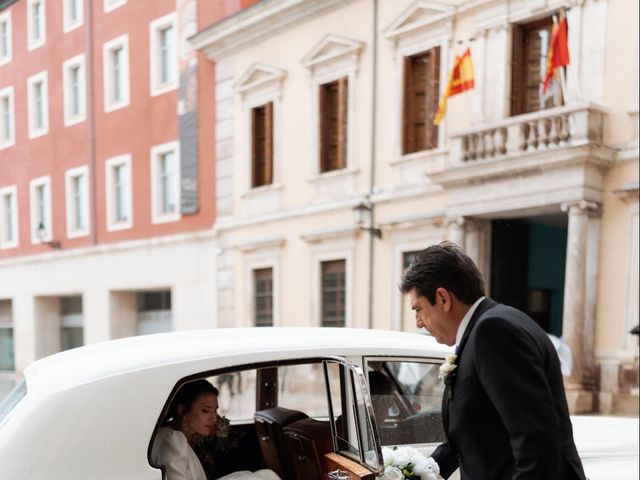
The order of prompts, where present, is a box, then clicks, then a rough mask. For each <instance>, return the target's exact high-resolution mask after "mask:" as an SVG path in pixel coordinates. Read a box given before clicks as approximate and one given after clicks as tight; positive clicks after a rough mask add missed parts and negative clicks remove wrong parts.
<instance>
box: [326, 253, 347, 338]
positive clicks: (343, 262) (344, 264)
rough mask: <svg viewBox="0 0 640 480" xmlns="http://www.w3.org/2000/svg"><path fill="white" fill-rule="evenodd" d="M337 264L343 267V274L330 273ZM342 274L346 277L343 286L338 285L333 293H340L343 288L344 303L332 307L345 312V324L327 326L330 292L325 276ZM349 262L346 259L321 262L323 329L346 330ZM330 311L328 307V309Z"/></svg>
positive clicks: (337, 303)
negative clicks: (337, 328)
mask: <svg viewBox="0 0 640 480" xmlns="http://www.w3.org/2000/svg"><path fill="white" fill-rule="evenodd" d="M333 264H335V265H338V264H340V265H341V266H342V267H343V270H342V272H339V271H336V272H330V271H329V269H330V268H331V266H332V265H333ZM331 273H334V274H340V273H341V274H342V275H344V278H343V281H342V285H336V287H335V288H334V290H333V291H335V292H339V291H340V288H339V287H342V291H343V292H344V297H345V298H344V302H343V303H342V304H340V303H339V302H338V301H336V303H335V304H332V305H331V306H332V307H333V309H334V310H340V309H341V310H343V317H344V318H343V322H344V325H337V324H336V325H325V307H326V303H325V294H326V293H327V292H328V291H329V290H325V275H328V274H331ZM346 297H347V261H346V259H334V260H323V261H321V262H320V326H321V327H342V328H344V327H345V326H346V321H347V301H346V300H347V298H346ZM327 309H328V307H327Z"/></svg>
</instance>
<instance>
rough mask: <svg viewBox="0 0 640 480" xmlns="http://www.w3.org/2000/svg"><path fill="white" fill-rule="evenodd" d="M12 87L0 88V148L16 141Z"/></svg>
mask: <svg viewBox="0 0 640 480" xmlns="http://www.w3.org/2000/svg"><path fill="white" fill-rule="evenodd" d="M13 98H14V97H13V87H6V88H3V89H2V90H0V149H3V148H6V147H10V146H12V145H14V144H15V143H16V131H15V120H14V118H15V116H14V100H13Z"/></svg>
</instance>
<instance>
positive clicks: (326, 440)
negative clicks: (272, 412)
mask: <svg viewBox="0 0 640 480" xmlns="http://www.w3.org/2000/svg"><path fill="white" fill-rule="evenodd" d="M283 430H284V436H285V443H286V446H287V452H288V456H289V460H288V463H290V464H291V465H293V467H294V470H295V475H296V476H295V478H296V480H322V479H323V478H324V477H323V464H324V460H323V459H324V455H325V454H326V453H329V452H332V451H333V443H332V441H331V428H330V427H329V424H328V423H325V422H320V421H318V420H314V419H313V418H305V419H303V420H298V421H297V422H293V423H291V424H289V425H287V426H286V427H284V429H283Z"/></svg>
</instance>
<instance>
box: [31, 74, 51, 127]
mask: <svg viewBox="0 0 640 480" xmlns="http://www.w3.org/2000/svg"><path fill="white" fill-rule="evenodd" d="M48 77H49V74H48V72H47V71H46V70H43V71H42V72H38V73H36V74H34V75H31V76H30V77H29V78H28V79H27V99H28V105H29V111H28V119H29V121H28V123H29V138H30V139H33V138H37V137H41V136H43V135H46V134H47V133H49V82H48ZM38 83H40V84H41V85H42V125H41V126H40V127H38V125H36V124H35V117H36V114H37V112H36V111H35V109H36V107H37V106H36V105H35V103H34V102H36V101H37V99H36V98H35V92H34V88H35V87H36V85H37V84H38Z"/></svg>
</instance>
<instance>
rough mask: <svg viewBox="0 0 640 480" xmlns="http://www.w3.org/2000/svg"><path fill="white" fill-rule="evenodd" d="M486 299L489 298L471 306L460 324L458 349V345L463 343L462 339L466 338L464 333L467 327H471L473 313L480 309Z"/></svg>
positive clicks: (457, 337) (457, 333)
mask: <svg viewBox="0 0 640 480" xmlns="http://www.w3.org/2000/svg"><path fill="white" fill-rule="evenodd" d="M485 298H487V297H480V298H479V299H478V300H476V301H475V303H474V304H473V305H471V308H469V310H468V311H467V313H466V314H465V315H464V317H462V322H461V323H460V326H459V327H458V331H457V332H456V348H458V345H460V342H461V341H462V337H463V336H464V332H465V330H466V329H467V327H468V326H469V322H470V321H471V317H473V312H475V311H476V308H478V305H480V302H481V301H482V300H484V299H485Z"/></svg>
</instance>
